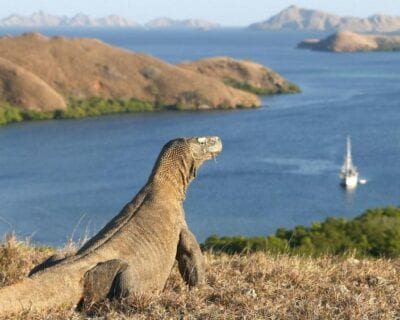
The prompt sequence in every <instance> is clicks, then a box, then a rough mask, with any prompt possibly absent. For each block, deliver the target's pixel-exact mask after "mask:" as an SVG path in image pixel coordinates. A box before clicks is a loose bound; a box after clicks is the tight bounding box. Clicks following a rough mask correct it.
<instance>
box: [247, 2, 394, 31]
mask: <svg viewBox="0 0 400 320" xmlns="http://www.w3.org/2000/svg"><path fill="white" fill-rule="evenodd" d="M249 28H250V29H253V30H288V31H339V30H348V31H353V32H361V33H369V32H371V33H372V32H376V33H390V32H399V31H400V17H398V16H389V15H378V14H377V15H372V16H370V17H367V18H358V17H340V16H338V15H335V14H331V13H327V12H323V11H318V10H310V9H303V8H299V7H297V6H290V7H288V8H286V9H284V10H283V11H281V12H279V13H278V14H276V15H274V16H272V17H270V18H269V19H268V20H265V21H263V22H258V23H254V24H251V25H250V26H249Z"/></svg>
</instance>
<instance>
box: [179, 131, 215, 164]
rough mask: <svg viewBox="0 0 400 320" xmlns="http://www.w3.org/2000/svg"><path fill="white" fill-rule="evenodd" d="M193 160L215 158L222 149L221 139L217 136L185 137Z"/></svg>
mask: <svg viewBox="0 0 400 320" xmlns="http://www.w3.org/2000/svg"><path fill="white" fill-rule="evenodd" d="M186 142H187V143H188V144H189V147H190V150H191V152H192V156H193V158H194V159H195V160H198V161H201V162H203V161H205V160H210V159H213V158H215V157H216V156H217V155H218V154H219V153H220V152H221V151H222V141H221V139H220V138H219V137H217V136H208V137H194V138H187V139H186Z"/></svg>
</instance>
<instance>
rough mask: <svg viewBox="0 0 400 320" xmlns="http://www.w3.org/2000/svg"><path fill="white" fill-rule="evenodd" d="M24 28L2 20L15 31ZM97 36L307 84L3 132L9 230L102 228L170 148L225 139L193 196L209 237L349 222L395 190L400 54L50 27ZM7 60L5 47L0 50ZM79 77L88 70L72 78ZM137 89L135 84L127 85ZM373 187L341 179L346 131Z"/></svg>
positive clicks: (190, 201)
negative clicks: (229, 106) (213, 107)
mask: <svg viewBox="0 0 400 320" xmlns="http://www.w3.org/2000/svg"><path fill="white" fill-rule="evenodd" d="M22 31H27V30H21V29H0V33H2V34H18V33H21V32H22ZM39 31H41V32H43V33H45V34H48V35H53V34H58V35H59V34H62V35H67V36H79V37H81V36H85V37H96V38H99V39H101V40H103V41H105V42H107V43H110V44H112V45H115V46H119V47H122V48H124V49H127V50H132V51H135V52H145V53H148V54H151V55H154V56H156V57H158V58H160V59H164V60H166V61H168V62H171V63H177V62H180V61H185V60H196V59H200V58H205V57H210V56H231V57H234V58H240V59H251V60H254V61H256V62H259V63H262V64H263V65H265V66H268V67H270V68H272V69H274V70H275V71H277V72H279V73H280V74H282V75H283V76H285V77H286V78H288V79H289V80H290V81H292V82H294V83H296V84H298V85H299V86H300V87H301V89H302V92H301V93H300V94H294V95H278V96H267V97H263V98H262V100H263V107H262V108H259V109H251V110H234V111H211V112H210V111H209V112H206V111H202V112H157V113H138V114H124V115H114V116H106V117H100V118H90V119H81V120H64V121H42V122H26V123H19V124H12V125H8V126H4V127H1V128H0V204H1V205H0V235H2V234H5V233H6V232H11V231H14V232H16V234H17V235H19V236H20V237H30V238H31V239H32V241H34V242H37V243H44V244H50V245H55V246H62V245H63V244H64V243H65V241H66V240H67V239H69V238H73V239H74V240H79V239H80V238H82V237H84V236H85V235H89V236H91V235H93V234H95V233H96V232H97V231H98V230H99V229H100V228H101V227H102V226H103V225H104V224H105V223H106V222H108V221H109V220H110V219H111V218H112V217H113V216H114V215H115V214H117V213H118V212H119V210H120V209H121V208H122V207H123V205H124V204H125V203H126V202H128V201H130V200H131V198H132V197H133V196H134V195H135V194H136V192H137V191H138V190H139V189H140V188H141V186H143V184H144V183H145V182H146V179H147V177H148V175H149V174H150V171H151V168H152V166H153V164H154V161H155V159H156V157H157V155H158V153H159V151H160V150H161V147H162V146H163V144H164V143H166V142H167V141H168V140H170V139H173V138H175V137H181V136H198V135H200V136H203V135H219V136H220V137H221V139H222V140H223V143H224V150H223V152H222V154H221V155H220V156H219V157H218V158H217V159H216V160H215V161H209V162H207V163H206V164H205V165H204V166H203V167H202V168H201V169H200V171H199V174H198V177H197V178H196V180H194V182H193V183H192V185H191V186H190V189H189V192H188V196H187V200H186V202H185V204H184V206H185V210H186V215H187V220H188V223H189V225H190V227H191V229H192V230H193V232H194V233H195V234H196V236H197V238H198V239H199V240H200V241H203V240H204V239H205V238H206V237H207V236H209V235H211V234H218V235H246V236H251V235H268V234H271V233H274V232H275V230H276V229H277V228H279V227H286V228H292V227H293V226H295V225H297V224H303V225H308V224H310V223H312V222H313V221H317V220H319V221H320V220H323V219H325V218H326V217H328V216H337V217H347V218H351V217H354V216H357V215H359V214H361V213H362V212H363V211H364V210H365V209H367V208H370V207H381V206H387V205H398V204H399V196H400V161H399V159H400V126H399V123H400V53H392V52H381V53H379V52H371V53H352V54H334V53H321V52H311V51H305V50H298V49H296V48H295V47H296V44H297V43H298V42H299V41H301V40H302V39H304V38H306V37H310V36H318V37H322V36H324V35H323V34H318V35H315V34H304V33H269V32H254V31H246V30H241V29H223V30H218V31H209V32H196V31H146V30H132V29H69V30H63V29H56V30H55V29H43V30H39ZM0 56H1V53H0ZM77 76H79V75H77ZM132 85H134V84H132ZM348 135H350V136H351V138H352V143H353V157H354V162H355V164H356V166H357V167H358V169H359V172H360V175H361V176H362V177H363V178H365V179H367V181H368V182H367V184H365V185H361V186H359V187H358V188H357V189H355V190H354V191H352V192H348V191H346V190H344V189H343V188H342V187H341V186H340V185H339V170H340V166H341V164H342V162H343V156H344V153H345V143H346V137H347V136H348Z"/></svg>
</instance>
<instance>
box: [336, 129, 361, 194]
mask: <svg viewBox="0 0 400 320" xmlns="http://www.w3.org/2000/svg"><path fill="white" fill-rule="evenodd" d="M340 179H341V183H342V185H343V186H344V187H346V188H349V189H351V188H355V187H356V186H357V184H358V171H357V168H356V167H355V166H354V164H353V159H352V157H351V141H350V137H347V152H346V156H345V158H344V163H343V166H342V169H341V170H340Z"/></svg>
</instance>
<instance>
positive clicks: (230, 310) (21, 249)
mask: <svg viewBox="0 0 400 320" xmlns="http://www.w3.org/2000/svg"><path fill="white" fill-rule="evenodd" d="M50 251H51V250H49V249H40V248H35V247H32V246H29V245H27V244H26V243H24V242H18V241H16V240H15V238H13V237H11V238H9V239H8V241H6V242H5V243H4V244H3V245H2V247H1V248H0V268H1V270H0V274H1V285H5V284H10V283H12V282H16V281H18V280H19V279H20V278H21V277H22V276H24V275H25V274H26V273H27V272H28V271H29V269H30V268H31V267H32V266H33V265H34V264H35V263H37V262H38V261H39V260H41V259H43V258H44V256H46V255H48V254H49V253H50ZM206 258H207V284H206V285H204V286H203V287H201V288H198V289H194V290H191V291H189V290H188V289H187V287H186V286H185V285H184V283H183V282H182V280H181V279H180V276H179V274H178V272H177V269H176V268H174V270H173V272H172V275H171V277H170V279H169V281H168V283H167V285H166V288H165V290H164V292H162V293H160V294H158V295H153V296H150V295H149V296H140V297H138V296H136V297H130V298H128V299H125V300H124V301H119V302H112V303H110V302H104V303H101V304H98V305H95V306H92V307H91V308H89V309H87V310H85V311H84V312H81V313H79V312H76V311H73V310H69V309H64V310H56V311H52V312H51V313H48V314H29V313H26V314H21V315H19V318H21V319H88V318H91V319H396V318H399V317H400V260H399V259H396V260H388V259H379V260H372V259H362V260H357V259H355V258H353V257H351V256H347V257H322V258H306V257H290V256H285V255H283V256H273V255H270V254H265V253H256V254H251V255H243V256H239V255H235V256H228V255H214V254H210V253H206Z"/></svg>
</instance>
